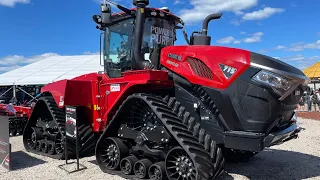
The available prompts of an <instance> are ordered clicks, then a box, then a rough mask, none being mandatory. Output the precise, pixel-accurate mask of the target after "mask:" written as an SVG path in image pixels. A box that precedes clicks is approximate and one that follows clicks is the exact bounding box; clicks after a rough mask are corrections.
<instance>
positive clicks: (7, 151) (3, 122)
mask: <svg viewBox="0 0 320 180" xmlns="http://www.w3.org/2000/svg"><path fill="white" fill-rule="evenodd" d="M10 159H11V146H10V142H9V117H8V116H0V163H1V166H3V167H4V168H6V169H8V170H11V164H10Z"/></svg>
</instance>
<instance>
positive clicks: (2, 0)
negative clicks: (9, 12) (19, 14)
mask: <svg viewBox="0 0 320 180" xmlns="http://www.w3.org/2000/svg"><path fill="white" fill-rule="evenodd" d="M18 3H21V4H28V3H30V0H0V6H8V7H14V6H15V5H16V4H18Z"/></svg>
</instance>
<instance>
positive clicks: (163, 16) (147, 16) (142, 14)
mask: <svg viewBox="0 0 320 180" xmlns="http://www.w3.org/2000/svg"><path fill="white" fill-rule="evenodd" d="M110 3H111V2H110ZM113 4H115V3H113ZM134 4H135V5H136V6H137V8H134V9H127V8H125V7H123V6H121V5H118V4H115V5H116V6H117V7H118V8H119V9H121V10H122V11H123V12H121V13H113V14H112V13H111V6H110V4H102V5H101V11H102V14H101V15H94V16H93V20H94V21H95V22H96V23H97V24H99V25H100V26H98V27H97V28H99V29H100V30H102V35H103V38H102V43H101V44H103V48H102V51H101V53H103V62H104V63H103V64H104V70H105V72H106V73H107V75H108V76H109V77H121V76H122V73H123V72H124V71H127V70H140V69H158V68H159V61H160V52H161V49H162V48H163V47H166V46H172V45H174V41H175V40H176V29H177V28H180V27H179V26H177V25H178V24H179V23H182V21H181V19H180V18H178V17H176V16H174V15H173V14H171V13H170V12H169V10H168V9H167V8H163V9H155V8H145V6H147V5H148V4H149V1H148V0H135V1H134Z"/></svg>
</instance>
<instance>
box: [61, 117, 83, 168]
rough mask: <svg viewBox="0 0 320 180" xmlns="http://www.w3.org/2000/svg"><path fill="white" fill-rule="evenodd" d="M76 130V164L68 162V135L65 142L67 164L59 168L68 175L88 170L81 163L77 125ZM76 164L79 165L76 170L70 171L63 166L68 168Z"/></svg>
mask: <svg viewBox="0 0 320 180" xmlns="http://www.w3.org/2000/svg"><path fill="white" fill-rule="evenodd" d="M75 128H76V156H77V161H76V162H75V161H74V162H68V143H67V138H68V136H67V133H66V136H65V141H64V148H65V150H64V152H65V159H66V163H65V164H61V165H59V166H58V167H59V168H60V169H63V170H65V171H66V172H68V173H74V172H78V171H81V170H84V169H87V167H86V166H84V165H82V164H80V163H79V136H78V125H77V123H76V124H75ZM70 138H71V137H70ZM74 163H77V168H76V170H73V171H68V169H66V168H63V166H67V165H69V164H74ZM80 166H81V168H80Z"/></svg>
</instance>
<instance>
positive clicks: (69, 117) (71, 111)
mask: <svg viewBox="0 0 320 180" xmlns="http://www.w3.org/2000/svg"><path fill="white" fill-rule="evenodd" d="M66 135H67V136H68V137H71V138H77V110H76V107H72V106H67V107H66Z"/></svg>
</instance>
